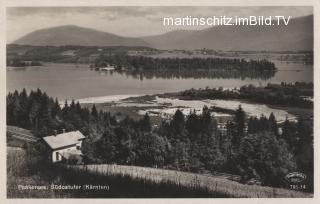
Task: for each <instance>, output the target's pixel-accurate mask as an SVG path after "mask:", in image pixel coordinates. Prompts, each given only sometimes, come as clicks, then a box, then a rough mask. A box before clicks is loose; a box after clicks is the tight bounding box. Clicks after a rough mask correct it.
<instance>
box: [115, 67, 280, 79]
mask: <svg viewBox="0 0 320 204" xmlns="http://www.w3.org/2000/svg"><path fill="white" fill-rule="evenodd" d="M116 71H117V73H119V74H123V75H127V76H132V77H133V78H135V79H140V80H144V79H154V78H162V79H181V78H182V79H185V78H194V79H208V78H209V79H241V80H245V79H262V80H267V79H270V78H272V77H274V75H275V73H276V71H275V70H272V71H271V70H270V71H265V70H263V71H259V70H236V69H233V70H228V71H225V70H220V69H211V70H198V69H197V70H195V69H192V70H188V69H174V70H155V69H154V70H116Z"/></svg>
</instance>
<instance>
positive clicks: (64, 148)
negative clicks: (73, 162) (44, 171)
mask: <svg viewBox="0 0 320 204" xmlns="http://www.w3.org/2000/svg"><path fill="white" fill-rule="evenodd" d="M85 138H86V137H85V136H84V135H83V134H82V133H81V132H80V131H72V132H64V131H63V133H61V134H54V135H51V136H46V137H43V140H44V142H45V143H46V144H47V145H48V146H49V148H50V150H51V153H50V155H51V156H50V159H51V161H52V162H53V163H56V162H60V161H64V160H68V159H70V158H72V156H75V157H82V152H81V145H82V141H83V140H84V139H85Z"/></svg>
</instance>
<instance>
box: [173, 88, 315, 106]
mask: <svg viewBox="0 0 320 204" xmlns="http://www.w3.org/2000/svg"><path fill="white" fill-rule="evenodd" d="M174 95H175V96H177V97H179V98H181V99H184V100H188V99H192V100H194V99H245V100H249V101H251V102H257V103H264V104H270V105H286V106H294V107H302V108H313V101H311V100H308V99H307V98H306V97H313V83H305V82H296V83H281V84H267V86H265V87H256V86H254V85H245V86H242V87H240V89H239V90H229V89H223V88H222V87H221V88H213V89H210V88H208V87H207V88H205V89H197V90H196V89H190V90H186V91H182V92H179V93H175V94H174Z"/></svg>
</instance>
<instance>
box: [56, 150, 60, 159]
mask: <svg viewBox="0 0 320 204" xmlns="http://www.w3.org/2000/svg"><path fill="white" fill-rule="evenodd" d="M59 160H60V158H59V152H56V161H59Z"/></svg>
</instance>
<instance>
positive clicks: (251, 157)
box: [7, 89, 313, 191]
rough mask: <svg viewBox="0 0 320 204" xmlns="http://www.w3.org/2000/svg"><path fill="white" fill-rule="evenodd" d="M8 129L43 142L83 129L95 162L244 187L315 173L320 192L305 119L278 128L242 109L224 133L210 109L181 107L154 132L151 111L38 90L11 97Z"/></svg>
mask: <svg viewBox="0 0 320 204" xmlns="http://www.w3.org/2000/svg"><path fill="white" fill-rule="evenodd" d="M7 124H8V125H14V126H19V127H22V128H26V129H30V130H32V131H33V133H34V134H35V135H36V136H38V137H43V136H47V135H51V134H53V133H54V130H60V129H66V130H67V131H72V130H80V131H81V132H82V133H83V134H84V135H86V136H87V137H88V138H87V139H86V140H85V141H84V144H83V152H84V154H85V156H86V161H87V162H88V163H116V164H124V165H138V166H149V167H159V168H167V169H175V170H181V171H191V172H198V173H214V172H227V173H232V174H237V175H240V176H241V182H244V183H246V182H248V181H249V180H250V179H253V178H254V179H256V180H259V181H261V182H262V184H263V185H270V186H285V185H286V183H285V181H284V179H283V178H284V176H285V175H286V174H287V173H290V172H293V171H301V172H303V173H305V174H307V176H308V179H309V180H308V182H309V183H308V184H309V187H308V190H310V191H311V190H312V189H313V183H312V182H313V131H312V128H313V125H312V124H310V123H308V122H307V121H304V120H302V119H299V120H298V122H292V121H288V120H286V121H285V122H284V123H283V124H278V123H277V122H276V118H275V117H274V115H273V114H271V115H270V116H269V117H268V118H267V117H265V116H262V117H260V118H252V117H248V116H247V115H246V114H245V112H244V110H242V108H241V106H240V107H239V108H238V109H237V110H235V112H234V117H233V119H232V120H229V121H228V122H227V123H226V124H225V129H221V128H218V125H219V124H218V122H217V120H216V119H215V118H214V117H213V116H212V115H211V114H210V109H209V108H208V107H204V108H203V111H202V114H200V115H197V114H196V113H195V112H194V111H193V112H191V113H190V114H188V115H184V114H183V113H182V112H181V111H180V110H177V111H176V113H175V114H174V115H173V117H172V119H168V120H163V122H162V123H161V125H160V126H159V127H154V126H153V125H152V123H151V121H150V117H149V116H148V114H146V115H144V117H142V118H141V119H139V120H133V119H131V118H129V117H126V118H125V119H123V120H120V121H119V120H117V118H115V116H112V115H110V113H108V112H103V111H101V110H100V111H99V110H97V108H96V107H95V105H93V106H92V108H83V107H81V106H80V104H79V103H75V102H74V101H72V102H71V103H70V104H68V103H67V102H66V103H65V104H64V105H63V106H62V107H61V106H60V105H59V102H58V100H57V99H53V98H51V97H49V96H48V95H47V94H46V93H45V92H42V91H41V90H39V89H38V90H36V91H31V92H30V93H29V94H28V93H27V92H26V90H25V89H23V90H22V91H21V92H18V91H15V92H14V93H9V94H8V95H7ZM279 128H281V129H282V131H279Z"/></svg>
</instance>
